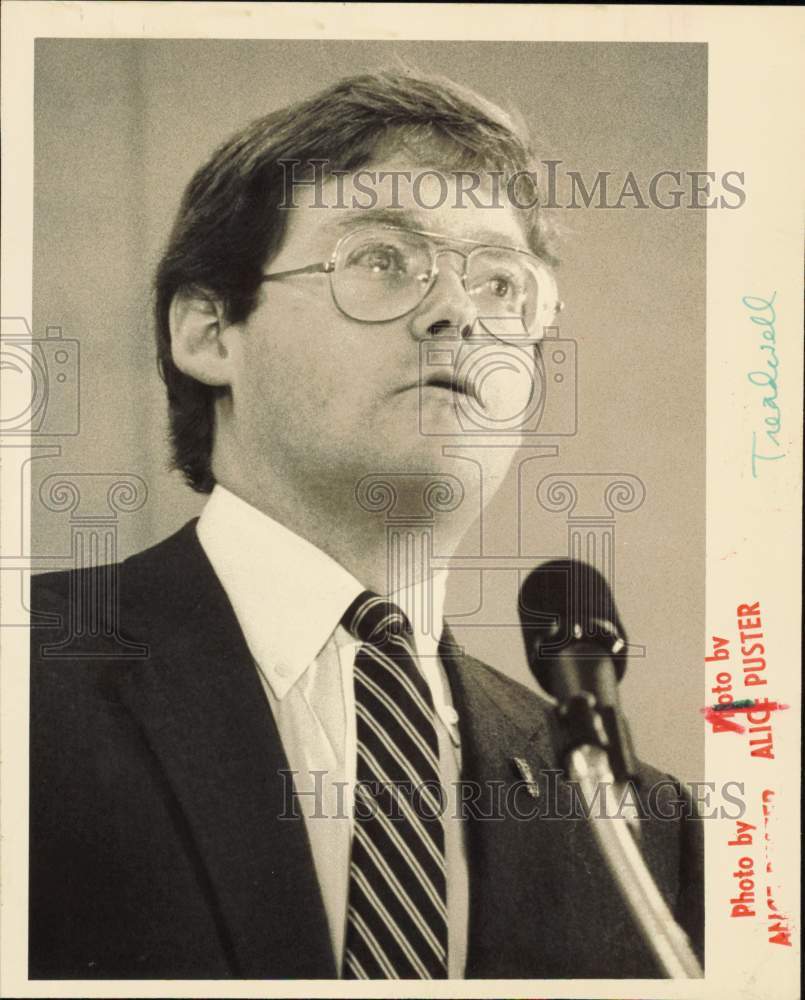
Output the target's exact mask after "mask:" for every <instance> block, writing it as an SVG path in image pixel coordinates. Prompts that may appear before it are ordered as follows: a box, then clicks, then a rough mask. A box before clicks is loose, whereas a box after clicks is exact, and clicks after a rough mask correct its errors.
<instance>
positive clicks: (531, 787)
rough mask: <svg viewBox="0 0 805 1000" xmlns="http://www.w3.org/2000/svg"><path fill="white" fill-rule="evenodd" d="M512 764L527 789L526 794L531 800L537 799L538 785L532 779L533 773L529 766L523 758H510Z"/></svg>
mask: <svg viewBox="0 0 805 1000" xmlns="http://www.w3.org/2000/svg"><path fill="white" fill-rule="evenodd" d="M512 762H513V764H514V766H515V767H516V768H517V770H518V772H519V774H520V777H521V778H522V779H523V781H524V782H525V783H526V786H527V788H528V794H529V795H530V796H531V798H532V799H538V798H539V785H538V784H537V782H536V779H535V778H534V772H533V771H532V770H531V765H530V764H529V763H528V761H527V760H525V758H523V757H512Z"/></svg>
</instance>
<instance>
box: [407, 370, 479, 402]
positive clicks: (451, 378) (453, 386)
mask: <svg viewBox="0 0 805 1000" xmlns="http://www.w3.org/2000/svg"><path fill="white" fill-rule="evenodd" d="M421 385H422V386H423V387H424V386H433V388H436V389H445V390H447V391H448V392H454V393H458V394H459V395H462V396H470V397H471V398H472V399H476V400H477V398H478V397H477V393H476V391H475V386H474V385H473V384H472V382H471V381H470V380H469V379H466V378H457V377H456V376H455V375H448V374H438V375H431V376H429V377H428V378H427V379H425V381H424V382H422V383H421Z"/></svg>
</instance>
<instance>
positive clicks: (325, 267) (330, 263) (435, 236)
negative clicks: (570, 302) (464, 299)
mask: <svg viewBox="0 0 805 1000" xmlns="http://www.w3.org/2000/svg"><path fill="white" fill-rule="evenodd" d="M370 229H380V230H384V231H386V232H394V233H406V234H408V235H412V236H424V237H426V238H427V239H429V240H439V241H441V242H444V243H451V244H452V243H462V244H464V245H471V246H472V249H471V250H469V251H468V252H467V253H462V251H461V250H457V249H453V248H445V249H442V250H439V251H437V252H434V253H433V269H432V271H431V274H430V277H429V279H428V287H427V288H426V290H425V292H424V294H423V295H422V298H421V299H420V300H419V301H418V302H417V303H416V304H415V305H413V306H411V308H410V309H406V310H405V312H401V313H400V314H399V315H397V316H390V317H389V318H388V319H377V320H375V319H357V318H356V317H355V316H351V315H350V314H349V313H348V312H346V311H345V310H344V309H343V308H342V307H341V305H340V303H339V301H338V299H337V298H336V294H335V289H334V288H333V274H334V273H335V265H336V260H337V259H338V254H339V251H340V249H341V245H342V244H343V243H344V241H345V240H348V239H350V238H351V237H352V236H354V235H355V234H356V233H358V232H361V231H362V230H370ZM481 249H483V250H509V251H511V252H512V253H519V254H522V255H523V256H524V257H528V258H531V259H532V260H535V261H537V262H538V263H539V264H540V265H541V266H542V267H543V268H545V269H546V270H547V271H548V273H549V274H550V275H551V277H553V270H552V269H551V267H550V265H549V264H548V263H547V262H546V261H544V260H543V259H542V258H541V257H539V256H538V255H537V254H535V253H532V251H530V250H524V249H523V248H522V247H512V246H507V245H505V244H495V243H483V242H480V241H478V240H470V239H466V238H464V237H461V236H446V235H445V234H444V233H434V232H430V231H429V230H427V229H409V228H408V227H406V226H390V225H387V224H383V223H379V224H377V225H373V226H365V227H360V228H356V229H352V230H350V232H348V233H344V235H343V236H340V237H339V238H338V240H337V242H336V244H335V247H334V249H333V252H332V254H331V256H330V259H329V260H327V261H323V262H321V263H318V264H308V265H307V266H306V267H295V268H292V269H291V270H289V271H275V272H273V273H269V274H263V277H262V279H261V284H262V283H264V282H267V281H274V280H276V279H278V278H290V277H293V276H295V275H299V274H328V275H329V276H330V281H329V285H330V295H331V296H332V300H333V303H334V304H335V307H336V309H338V311H339V312H340V313H341V315H342V316H346V318H347V319H351V320H353V322H355V323H393V322H394V321H395V320H398V319H402V317H403V316H407V315H409V313H412V312H413V311H414V309H417V308H418V307H419V306H421V305H422V303H423V302H424V301H425V299H426V298H427V297H428V295H430V293H431V291H432V290H433V287H434V286H435V284H436V279H437V278H438V277H439V257H440V255H441V254H443V253H457V254H458V255H459V256H460V257H462V258H463V260H464V268H463V270H462V274H461V284H462V287H463V288H464V291H465V292H467V294H469V289H468V288H467V261H468V260H469V258H470V256H471V255H472V254H473V253H474V252H475V251H476V250H481ZM561 308H562V304H561V303H560V302H558V301H557V303H556V309H555V312H557V313H558V312H559V311H560V310H561Z"/></svg>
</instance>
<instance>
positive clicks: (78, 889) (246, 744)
mask: <svg viewBox="0 0 805 1000" xmlns="http://www.w3.org/2000/svg"><path fill="white" fill-rule="evenodd" d="M267 571H270V568H267ZM113 573H117V578H116V583H117V590H118V593H119V604H120V612H119V618H118V620H119V623H120V624H119V634H117V635H116V634H115V630H114V629H113V628H112V627H111V625H110V624H109V622H110V616H109V614H108V602H107V610H106V611H102V612H101V613H100V615H99V617H98V619H97V620H96V622H95V626H96V627H95V628H94V629H93V628H90V629H89V630H87V629H86V628H85V629H84V634H83V635H78V636H77V637H76V634H75V633H76V624H77V621H85V622H86V620H87V612H88V611H92V609H93V608H99V607H101V608H102V607H103V604H104V601H103V595H104V594H107V595H108V594H109V593H111V592H113V591H110V590H109V585H110V581H111V580H112V576H111V574H113ZM79 606H80V608H81V609H83V610H81V612H80V614H79V615H78V619H76V614H78V613H77V612H75V608H76V607H79ZM71 608H72V609H73V622H72V625H71ZM32 609H33V610H34V611H35V612H41V613H43V614H45V615H49V616H55V619H52V620H58V619H59V618H61V619H62V625H61V626H60V627H49V628H46V627H38V628H34V629H32V636H33V641H32V665H31V667H32V670H31V812H30V824H31V825H30V954H29V961H30V975H31V977H34V978H69V977H78V978H134V979H138V978H142V979H147V978H180V979H183V978H188V979H197V978H226V977H242V978H254V979H260V978H297V977H301V978H312V979H318V978H333V977H335V975H336V966H335V963H334V959H333V955H332V953H331V947H330V940H329V934H328V928H327V921H326V917H325V911H324V907H323V903H322V898H321V895H320V891H319V887H318V883H317V879H316V875H315V871H314V866H313V861H312V856H311V852H310V846H309V842H308V839H307V834H306V831H305V825H304V820H303V819H301V818H299V819H295V820H294V819H284V820H279V819H278V818H277V817H278V816H280V815H281V814H282V813H283V811H285V812H287V811H288V810H287V794H286V784H285V782H284V781H283V780H281V779H280V777H279V775H278V772H279V771H281V770H283V769H287V767H288V764H287V761H286V758H285V755H284V753H283V750H282V746H281V743H280V740H279V737H278V734H277V729H276V726H275V724H274V721H273V717H272V714H271V710H270V708H269V706H268V703H267V701H266V698H265V696H264V694H263V691H262V688H261V685H260V681H259V679H258V676H257V672H256V670H255V666H254V663H253V660H252V657H251V656H250V654H249V651H248V649H247V647H246V644H245V641H244V639H243V635H242V632H241V630H240V628H239V626H238V623H237V620H236V618H235V615H234V612H233V610H232V607H231V605H230V604H229V602H228V600H227V597H226V595H225V593H224V591H223V589H222V587H221V585H220V583H219V581H218V579H217V577H216V576H215V573H214V572H213V569H212V567H211V566H210V564H209V562H208V561H207V558H206V556H205V554H204V552H203V549H202V548H201V546H200V544H199V542H198V540H197V537H196V534H195V524H194V522H191V523H189V524H188V525H186V526H185V527H184V528H183V529H182V530H181V531H179V532H178V533H177V534H175V535H174V536H172V537H171V538H168V539H167V540H166V541H164V542H162V543H161V544H159V545H157V546H155V547H154V548H152V549H149V550H148V551H146V552H143V553H140V554H139V555H136V556H134V557H133V558H131V559H128V560H126V561H125V562H124V563H122V564H121V565H120V566H118V567H115V568H113V569H109V568H107V569H105V570H88V571H82V572H79V573H58V574H46V575H43V576H40V577H36V578H35V579H34V583H33V588H32ZM104 633H107V634H104ZM71 636H72V639H71ZM65 638H67V639H68V640H70V641H71V642H72V645H69V644H68V646H62V647H61V649H60V650H59V649H58V648H56V647H58V644H59V643H60V642H62V641H64V639H65ZM123 641H125V642H134V643H140V644H143V646H144V648H145V651H146V652H147V656H145V657H139V658H137V657H135V658H121V657H120V655H119V654H120V651H121V646H122V642H123ZM48 646H49V647H50V649H48V648H47V647H48ZM70 649H72V650H73V652H74V653H76V652H77V653H80V655H76V656H74V657H72V658H71V657H64V656H53V655H52V654H53V653H54V651H55V652H59V651H60V652H62V653H64V652H65V650H67V651H69V650H70ZM442 653H443V658H444V661H445V664H446V669H447V672H448V676H449V680H450V685H451V688H452V695H453V699H454V703H455V706H456V709H457V711H458V713H459V718H460V728H461V738H462V748H463V749H462V753H463V778H464V779H465V780H468V781H469V780H471V781H475V782H478V783H479V785H480V787H481V788H482V789H484V793H483V795H482V797H481V800H479V801H478V803H477V810H476V811H478V812H480V813H483V811H485V810H486V809H488V806H489V801H488V798H485V796H487V791H488V790H490V789H495V788H497V789H498V790H499V791H498V793H497V794H498V800H499V801H503V802H504V803H506V802H507V796H508V802H507V804H508V808H504V809H503V810H502V811H501V812H500V813H499V818H492V819H484V818H483V817H482V815H478V816H475V817H474V818H470V819H468V820H467V827H468V828H467V835H468V836H467V844H468V856H469V868H470V925H469V952H468V965H467V970H466V975H467V978H484V977H517V978H520V977H528V978H531V977H534V978H536V977H539V978H564V977H573V978H581V977H646V976H657V975H658V971H657V969H656V967H655V965H654V963H653V960H652V959H651V957H650V955H649V954H648V953H647V951H646V950H645V948H644V947H643V945H642V944H641V943H640V941H639V940H638V937H637V934H636V932H635V930H634V927H633V925H632V922H631V919H630V917H629V915H628V912H627V911H626V910H625V908H624V905H623V904H622V903H621V901H620V898H619V896H618V894H617V891H616V889H615V887H614V885H613V883H612V881H611V879H610V876H609V875H608V873H607V872H606V870H605V868H604V866H603V864H602V862H601V860H600V858H599V856H598V853H597V848H596V846H595V844H594V842H593V840H592V837H591V834H590V832H589V830H588V829H587V827H586V824H585V821H584V820H583V819H564V820H563V819H549V818H546V817H542V818H540V817H539V816H538V817H536V818H534V819H531V820H523V819H519V818H517V816H516V815H514V810H519V811H520V812H521V813H527V811H528V809H529V808H530V807H533V808H536V807H537V806H540V808H541V807H542V804H545V805H547V803H548V799H549V797H550V796H549V795H548V794H547V785H543V794H542V795H541V796H540V798H539V799H537V800H535V799H534V798H533V797H531V796H529V794H528V793H527V791H525V790H524V789H523V787H522V783H521V777H520V774H519V773H518V771H517V769H516V768H515V765H514V764H513V763H512V758H513V757H515V756H516V757H519V758H521V759H523V760H525V761H526V762H527V763H528V764H529V765H530V766H531V769H532V771H533V773H534V775H536V776H540V775H544V773H545V771H546V769H547V770H551V769H555V768H556V766H557V765H556V762H555V759H554V753H553V750H552V744H551V739H550V732H549V730H550V725H549V717H548V713H547V712H546V706H545V704H544V703H543V702H542V701H541V700H540V699H538V698H537V697H536V696H534V695H533V694H532V693H530V692H529V691H527V690H526V689H525V688H523V687H522V686H521V685H519V684H517V683H515V682H513V681H511V680H509V679H507V678H506V677H504V676H503V675H501V674H499V673H497V672H496V671H494V670H492V669H491V668H490V667H487V666H485V665H483V664H481V663H478V662H477V661H475V660H473V659H471V658H469V657H467V656H464V655H462V654H461V652H460V651H459V650H458V649H457V648H456V647H452V646H450V645H449V643H448V644H443V648H442ZM663 777H666V778H667V776H663V775H660V774H659V773H658V772H656V771H654V770H652V769H650V768H643V770H642V772H641V779H642V783H643V787H644V788H647V787H648V786H650V785H651V783H652V782H654V781H657V780H659V779H661V778H663ZM546 780H553V781H554V782H555V777H554V778H551V777H550V775H549V776H548V778H547V779H546ZM518 783H520V784H518ZM518 788H519V792H518V794H517V796H516V797H514V791H516V790H517V789H518ZM567 793H568V788H567V786H566V785H564V784H561V785H560V796H559V797H560V802H559V807H560V808H561V809H563V810H564V809H565V807H566V806H568V805H569V801H570V800H569V797H568V794H567ZM673 797H674V795H673V792H672V791H671V790H669V789H668V788H666V791H665V796H664V799H663V801H664V800H665V799H673ZM661 798H662V796H661ZM567 811H569V810H567ZM669 811H670V810H669ZM643 825H644V831H643V835H642V841H643V848H644V851H645V854H646V856H647V859H648V861H649V863H650V866H651V868H652V869H653V872H654V874H655V877H656V878H657V880H658V882H659V885H660V886H661V888H662V891H663V892H664V893H665V895H666V897H667V899H668V901H669V903H670V905H671V906H672V907H673V908H674V910H675V912H676V913H677V915H678V918H679V919H680V920H681V921H682V922H683V924H684V925H685V926H686V928H687V929H688V932H689V933H690V934H691V936H692V937H693V939H694V940H695V941H696V942H697V943H698V944H699V946H700V943H701V937H702V883H701V846H700V834H701V831H700V830H699V827H700V821H695V820H694V821H691V820H690V819H688V820H686V819H684V818H677V819H673V820H667V821H663V820H657V819H652V820H649V821H647V822H645V823H644V824H643Z"/></svg>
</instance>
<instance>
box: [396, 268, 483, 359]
mask: <svg viewBox="0 0 805 1000" xmlns="http://www.w3.org/2000/svg"><path fill="white" fill-rule="evenodd" d="M436 267H437V268H438V273H437V275H436V280H435V282H434V284H433V286H432V288H431V289H430V291H429V292H428V294H427V295H426V296H425V298H424V299H423V300H422V302H421V303H420V305H419V306H418V308H417V309H415V310H414V312H413V313H412V314H411V318H410V320H409V327H410V331H411V334H412V336H413V337H414V338H415V339H416V340H424V339H425V338H426V337H437V336H439V335H440V334H444V335H446V336H448V337H450V336H452V337H462V338H466V337H468V336H469V335H470V333H471V332H472V329H473V325H474V323H475V321H476V319H477V318H478V316H477V312H476V309H475V303H474V302H473V300H472V298H471V297H470V295H469V294H468V292H467V291H466V289H465V288H464V282H463V280H462V275H463V273H464V258H463V257H462V256H461V254H458V253H453V252H451V251H442V252H441V253H440V254H439V255H438V256H437V259H436Z"/></svg>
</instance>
